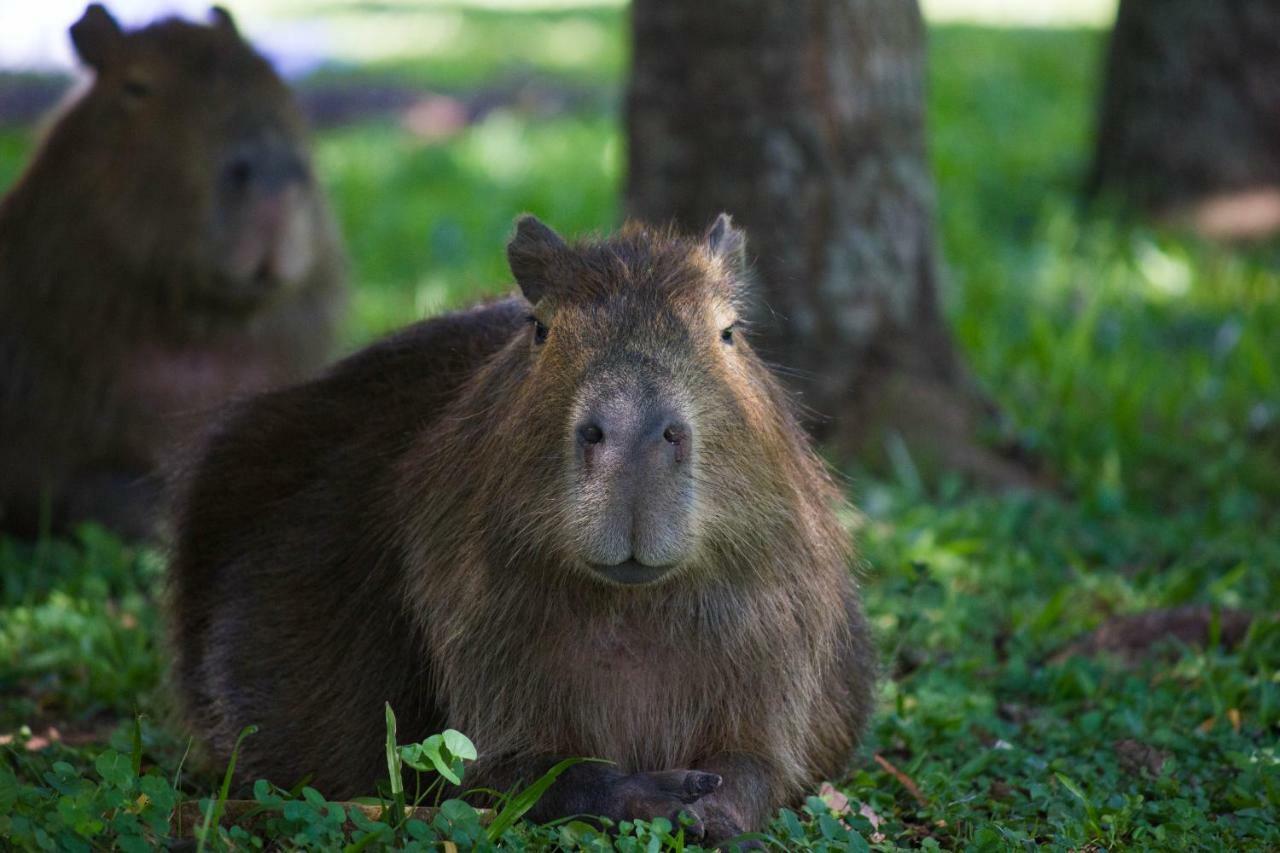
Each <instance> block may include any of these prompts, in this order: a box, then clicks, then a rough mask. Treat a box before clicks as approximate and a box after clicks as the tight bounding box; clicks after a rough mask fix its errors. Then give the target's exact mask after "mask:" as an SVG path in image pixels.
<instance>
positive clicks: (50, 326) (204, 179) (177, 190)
mask: <svg viewBox="0 0 1280 853" xmlns="http://www.w3.org/2000/svg"><path fill="white" fill-rule="evenodd" d="M71 35H72V39H73V41H74V43H75V46H76V49H77V51H78V53H79V55H80V58H81V60H82V61H83V62H84V63H85V64H86V66H88V67H89V68H91V69H92V71H93V80H92V83H91V84H90V85H88V86H87V87H85V88H84V89H83V90H82V91H79V92H78V93H77V94H76V95H75V97H73V98H72V99H71V100H70V101H69V102H68V103H67V104H66V105H64V107H63V108H62V109H61V111H60V112H59V114H58V115H57V116H56V119H55V120H54V121H53V123H52V124H51V125H50V126H49V128H48V130H47V132H46V134H45V136H44V138H43V140H42V142H41V144H40V146H39V148H38V150H37V152H36V155H35V157H34V159H33V160H32V162H31V163H30V164H29V165H28V167H27V169H26V171H25V172H24V173H23V175H22V176H21V177H20V178H19V179H18V181H17V182H16V184H15V185H14V186H13V188H12V189H11V191H10V192H9V193H8V194H7V195H6V196H5V198H4V199H3V201H0V529H3V530H5V531H6V532H10V533H17V534H20V535H25V536H34V535H36V534H37V533H38V532H39V529H40V528H41V527H42V525H43V523H44V522H46V521H47V522H51V523H52V526H53V528H54V529H55V530H63V529H65V528H68V527H70V526H73V525H74V524H75V523H78V522H80V521H85V520H94V521H98V522H101V523H104V524H106V525H108V526H109V527H112V528H115V529H116V530H117V531H118V532H121V533H123V534H125V535H128V536H143V535H150V534H151V533H153V532H154V526H155V523H156V519H157V512H158V508H159V506H160V505H159V503H158V502H159V500H160V491H161V489H160V480H161V475H160V473H159V472H160V470H161V469H162V468H163V467H164V466H165V465H166V464H167V461H168V460H169V459H170V458H172V456H171V451H172V449H173V448H174V447H176V446H177V445H179V444H182V443H185V442H186V441H188V440H190V436H191V435H193V434H194V433H196V432H198V430H199V429H200V428H201V426H202V425H203V423H204V422H205V413H206V412H207V411H208V410H210V409H213V408H216V407H218V406H220V405H222V404H223V403H225V402H226V400H227V399H228V398H230V397H232V396H235V395H239V394H243V393H248V392H253V391H259V390H264V389H267V388H270V387H279V386H281V385H284V384H290V383H293V382H296V381H300V380H301V379H304V378H307V377H309V376H312V375H314V374H315V373H316V372H317V371H318V370H319V369H320V368H321V367H322V366H323V365H324V363H325V362H326V360H327V359H328V357H329V354H330V348H331V343H332V339H333V331H334V328H335V326H336V324H337V321H338V317H339V315H340V313H341V310H342V307H343V304H344V299H343V287H342V280H343V277H344V267H345V263H344V260H343V257H342V251H341V247H340V244H339V239H338V236H337V231H336V228H335V226H334V223H333V221H332V218H331V216H330V214H329V212H328V209H327V207H326V205H325V202H324V199H323V197H322V195H321V193H320V190H319V188H318V187H317V186H316V185H315V183H314V181H313V180H312V179H311V176H310V169H309V155H308V154H307V149H306V134H305V129H304V127H303V123H302V118H301V114H300V112H299V111H298V109H297V106H296V104H295V102H294V99H293V97H292V95H291V94H290V92H289V90H288V89H287V87H286V86H285V84H284V83H283V81H281V79H280V78H279V77H278V76H277V75H276V73H275V72H274V70H272V68H271V66H270V64H269V63H268V62H267V61H266V60H265V59H263V58H262V57H261V56H259V55H258V54H257V53H255V52H254V51H253V49H252V48H251V47H250V46H249V45H248V44H247V43H246V42H245V41H244V39H243V38H242V37H241V36H240V34H239V33H238V32H237V31H236V29H235V24H234V22H233V21H232V20H231V17H230V15H228V14H227V13H226V12H223V11H222V10H218V9H215V10H214V11H213V12H212V13H211V17H210V24H209V25H207V26H206V25H200V24H194V23H188V22H185V21H179V20H173V19H169V20H164V21H160V22H157V23H154V24H152V25H150V26H148V27H145V28H142V29H139V30H135V31H128V32H126V31H124V30H122V29H121V28H120V27H119V25H118V24H117V23H116V21H115V20H114V19H113V18H112V17H111V16H110V14H109V13H108V12H107V11H106V10H105V9H104V8H103V7H101V6H99V5H97V4H94V5H92V6H90V7H89V8H88V10H87V11H86V12H85V14H84V16H83V17H82V18H81V19H80V21H79V22H78V23H76V24H75V26H73V27H72V28H71ZM237 158H240V160H239V161H237ZM258 167H261V168H258ZM237 168H238V169H240V170H241V171H240V172H236V171H235V170H236V169H237ZM254 169H257V171H256V172H255V171H254ZM260 187H261V188H262V189H261V190H260V189H259V188H260ZM265 223H273V224H272V225H271V228H268V227H267V225H266V224H265ZM42 519H43V521H42Z"/></svg>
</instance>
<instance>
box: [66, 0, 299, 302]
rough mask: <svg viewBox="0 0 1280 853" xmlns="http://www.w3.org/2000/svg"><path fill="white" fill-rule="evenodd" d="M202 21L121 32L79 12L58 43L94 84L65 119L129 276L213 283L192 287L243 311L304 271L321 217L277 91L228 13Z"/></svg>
mask: <svg viewBox="0 0 1280 853" xmlns="http://www.w3.org/2000/svg"><path fill="white" fill-rule="evenodd" d="M209 19H210V23H209V25H208V26H202V25H197V24H192V23H188V22H185V21H180V20H176V19H167V20H163V21H159V22H157V23H154V24H151V25H150V26H147V27H145V28H143V29H140V30H136V31H131V32H126V31H124V30H122V29H121V28H120V25H119V24H118V23H117V22H116V21H115V19H114V18H112V17H111V15H110V13H108V12H107V10H106V9H104V8H103V7H102V6H100V5H98V4H93V5H91V6H89V7H88V9H86V11H85V13H84V16H83V17H82V18H81V19H80V20H79V21H78V22H77V23H76V24H75V25H74V26H72V27H71V39H72V42H73V43H74V45H75V49H76V52H77V53H78V55H79V56H80V58H81V60H83V62H84V63H85V64H86V65H88V66H89V67H90V68H92V69H93V71H94V74H95V76H94V80H93V83H92V85H91V86H90V87H89V89H88V90H87V92H86V93H85V94H84V95H83V96H82V97H81V98H80V99H79V100H78V101H76V102H75V103H74V104H73V105H72V106H71V107H70V108H69V109H68V111H67V115H66V116H65V117H64V121H72V122H75V124H76V128H77V132H76V134H75V135H76V137H77V138H76V139H74V140H71V144H74V145H77V146H80V147H81V148H82V149H83V150H84V151H85V152H86V153H85V154H84V155H83V156H87V157H91V158H93V159H92V166H91V168H92V174H91V175H90V176H88V177H89V179H91V180H92V184H91V185H90V186H91V187H92V189H93V190H94V191H95V192H97V193H102V194H104V195H106V196H107V199H106V200H104V207H105V208H106V210H105V211H104V214H105V215H104V220H105V221H104V222H103V223H102V224H101V225H102V227H103V228H104V229H111V228H113V227H124V226H116V224H115V223H113V222H112V221H110V220H111V219H113V218H114V219H117V220H119V221H120V222H122V223H127V227H128V229H129V230H128V233H127V234H121V235H119V236H120V238H121V239H120V240H118V241H117V242H119V243H121V244H124V245H127V246H130V247H131V248H132V251H133V258H134V259H135V260H136V261H137V264H138V266H139V268H143V267H145V268H146V269H148V270H154V269H156V267H157V266H160V267H161V268H163V269H166V270H167V271H169V272H170V273H173V272H178V271H187V272H189V274H190V275H192V276H200V277H204V276H209V275H212V276H214V277H216V278H217V279H218V280H217V281H215V282H208V281H201V282H195V283H194V284H196V285H197V286H199V287H200V288H202V289H209V288H210V287H216V288H217V289H218V291H219V294H218V295H219V298H220V300H224V301H225V302H226V303H228V304H235V303H236V302H237V301H238V300H239V299H243V300H244V301H245V302H246V303H249V302H254V303H256V302H258V301H260V300H261V299H262V297H263V295H264V293H266V294H268V295H269V294H270V293H272V292H274V291H275V290H282V291H287V290H289V289H290V286H292V285H296V284H298V283H299V282H301V281H302V280H303V279H304V277H305V276H306V275H307V274H308V273H309V272H310V270H311V267H312V265H313V264H314V263H316V262H318V258H317V255H318V254H319V250H318V248H317V245H316V244H317V241H319V240H321V239H324V237H323V235H321V234H320V233H319V232H320V231H321V230H322V229H323V227H324V226H323V221H324V220H323V219H321V218H320V217H319V214H318V213H317V210H316V206H317V200H316V196H317V191H316V190H315V188H314V186H313V178H312V175H311V168H310V164H309V156H308V153H307V148H306V141H305V130H304V124H303V121H302V118H301V115H300V113H299V111H298V109H297V107H296V106H295V104H294V101H293V98H292V96H291V94H290V92H289V90H288V88H287V87H286V86H285V84H284V83H283V81H281V79H280V78H279V76H277V74H276V73H275V71H274V70H273V69H272V67H271V65H270V63H268V62H267V60H266V59H264V58H263V57H261V56H259V55H258V54H257V53H256V52H254V50H253V49H252V47H250V45H249V44H248V43H246V41H245V40H244V39H243V38H242V37H241V35H240V33H239V32H238V31H237V29H236V25H235V23H234V22H233V21H232V18H231V15H230V14H229V13H227V12H226V11H225V10H223V9H220V8H217V7H215V8H213V10H212V11H211V12H210V15H209ZM171 280H172V278H171Z"/></svg>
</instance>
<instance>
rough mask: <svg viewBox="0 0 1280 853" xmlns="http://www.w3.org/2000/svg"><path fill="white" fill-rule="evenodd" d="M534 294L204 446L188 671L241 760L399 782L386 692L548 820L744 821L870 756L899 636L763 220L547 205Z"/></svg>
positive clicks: (269, 406)
mask: <svg viewBox="0 0 1280 853" xmlns="http://www.w3.org/2000/svg"><path fill="white" fill-rule="evenodd" d="M508 259H509V261H510V265H511V269H512V272H513V274H514V277H515V279H516V282H517V283H518V284H519V286H520V291H521V295H520V296H519V297H514V298H512V299H508V300H504V301H502V302H498V303H494V304H492V305H489V306H484V307H481V308H478V309H473V310H471V311H469V312H462V313H459V314H453V315H448V316H446V317H444V318H440V319H437V320H433V321H430V322H427V323H425V324H422V325H419V326H417V327H413V328H411V329H409V330H408V331H406V332H404V333H401V334H400V335H398V336H395V337H393V338H391V339H389V340H388V341H386V342H383V343H381V344H377V345H375V346H373V347H371V348H370V349H368V350H366V351H364V352H362V353H359V354H357V355H355V356H353V357H352V358H350V359H348V360H347V361H346V362H343V363H342V364H340V365H338V366H337V367H335V368H334V369H333V370H331V371H330V372H329V373H328V374H327V375H325V376H324V377H322V378H320V379H318V380H316V381H313V382H311V383H308V384H306V385H303V386H300V387H298V388H294V389H290V390H286V391H282V392H278V393H276V394H272V395H267V396H265V397H263V398H260V399H258V400H255V401H251V402H249V403H247V404H245V405H244V406H243V407H241V409H240V410H239V411H238V412H237V413H235V414H234V415H232V416H231V417H230V419H229V420H227V421H226V422H225V423H224V424H223V425H222V426H221V427H220V428H219V429H218V430H217V431H216V432H215V434H214V436H213V437H212V439H211V441H210V442H209V444H208V445H207V447H206V449H205V451H204V454H203V456H202V457H201V459H200V461H199V463H198V464H197V466H196V467H195V469H194V471H193V474H192V483H193V486H192V487H191V489H190V490H189V491H188V493H187V496H186V498H185V500H184V504H183V508H182V512H181V516H180V523H179V529H178V539H177V543H176V551H175V558H174V561H173V564H172V567H171V572H172V583H173V585H174V588H175V593H176V594H175V596H174V598H173V604H174V606H173V611H172V614H171V618H172V632H173V633H172V637H173V641H174V644H175V652H176V661H177V670H176V682H177V685H178V687H179V691H180V695H181V699H182V701H183V705H184V707H185V709H186V713H187V716H188V719H189V721H190V723H191V725H192V727H193V728H194V729H195V730H196V732H197V734H198V735H199V736H200V737H201V739H202V740H203V742H204V743H206V744H207V745H208V746H209V748H210V749H211V751H212V753H213V755H214V756H215V757H221V758H225V757H226V755H227V754H228V752H229V750H230V748H231V746H232V744H233V743H234V741H235V738H236V736H237V734H238V733H239V731H240V730H241V729H242V728H243V727H244V726H245V725H248V724H250V723H256V724H258V725H259V726H260V731H259V733H258V734H257V735H255V736H254V738H253V739H252V741H250V742H247V743H246V745H245V747H244V749H243V751H242V753H241V763H240V765H238V766H239V767H240V768H241V770H242V779H243V780H246V781H247V780H249V779H252V778H254V777H256V776H267V777H269V778H272V779H273V780H275V781H277V782H278V783H281V784H286V785H287V784H292V783H293V782H294V781H296V780H297V779H298V778H300V777H302V776H304V775H311V776H312V779H313V784H315V785H317V786H318V787H319V788H320V789H321V790H323V791H325V793H327V794H329V795H331V796H348V795H353V794H358V793H364V792H367V791H370V790H372V789H373V788H374V786H375V784H376V782H377V780H378V778H379V776H380V774H382V773H384V772H385V764H384V763H382V762H381V752H380V746H379V745H380V743H381V739H382V737H383V732H382V710H381V709H382V703H383V702H384V701H390V702H391V704H392V706H393V707H394V708H395V710H396V712H397V715H398V717H399V719H400V723H401V729H402V731H403V732H404V733H405V734H406V736H422V735H425V734H428V733H430V732H431V731H433V730H436V729H439V728H443V727H445V726H449V727H453V728H457V729H459V730H461V731H463V732H465V733H467V734H468V735H469V736H470V737H471V738H472V739H473V740H474V741H475V742H476V744H477V745H478V747H479V749H480V752H481V756H480V760H479V761H478V762H477V764H476V765H475V767H474V768H473V770H472V775H471V776H470V777H469V778H468V779H467V784H468V786H471V785H476V786H482V787H493V788H498V789H504V788H508V787H510V786H512V785H515V784H517V783H518V782H519V781H520V780H522V779H523V780H525V781H531V780H532V778H534V777H536V776H537V775H538V774H540V773H541V772H542V771H543V770H545V769H546V768H547V767H549V766H550V765H551V764H552V763H554V762H555V761H556V760H558V759H559V758H563V757H566V756H589V757H598V758H604V759H608V760H609V761H611V762H613V763H612V764H607V765H601V764H588V765H580V766H577V767H574V768H573V769H571V770H570V771H568V772H567V773H566V774H565V775H564V776H562V777H561V778H560V780H559V781H558V782H557V783H556V784H555V785H554V786H552V788H551V789H550V790H549V791H548V792H547V794H546V795H545V796H544V798H543V799H542V801H541V802H540V803H539V805H538V807H537V808H536V809H535V811H534V812H533V816H534V817H535V818H539V819H549V818H552V817H557V816H563V815H566V814H575V813H591V814H600V815H604V816H607V817H610V818H613V819H615V820H623V819H632V818H638V817H641V818H651V817H655V816H665V817H672V818H675V817H677V816H678V813H679V812H680V811H688V812H690V813H691V814H692V816H693V817H694V819H695V823H694V825H693V828H692V830H691V831H693V833H694V834H695V835H697V834H701V835H703V836H704V837H706V838H708V839H711V840H722V839H724V838H727V837H729V836H731V835H734V834H736V833H738V832H740V831H742V830H744V829H751V828H756V827H758V826H759V825H760V824H761V823H762V822H763V821H764V820H765V819H766V818H767V816H768V815H769V814H770V813H771V812H772V811H773V810H774V809H776V808H777V807H778V806H780V805H782V804H784V803H787V802H791V801H793V800H794V799H796V798H797V797H799V796H800V795H801V794H802V793H803V792H804V791H805V790H806V789H809V788H811V787H812V786H813V785H815V784H816V783H817V782H818V781H819V780H821V779H822V778H824V777H831V776H834V775H836V774H839V773H840V772H842V770H843V769H844V768H845V766H846V765H847V763H848V762H849V760H850V759H851V757H852V754H853V750H854V748H855V746H856V744H857V742H858V739H859V736H860V732H861V728H862V726H863V724H864V722H865V720H866V717H867V715H868V713H869V710H870V704H871V690H872V686H873V682H874V678H875V666H874V652H873V649H872V645H871V642H870V638H869V632H868V629H867V626H866V623H865V620H864V619H863V616H862V611H861V607H860V604H859V601H858V595H857V590H856V587H855V584H854V582H853V580H852V578H851V576H850V572H849V558H850V544H849V538H848V535H847V532H846V531H845V530H844V529H842V527H841V525H840V523H839V521H838V519H837V515H836V511H837V509H838V508H839V506H840V501H841V498H840V495H839V492H838V490H837V489H836V488H835V487H834V485H833V483H832V481H831V479H830V478H829V476H828V475H827V473H826V471H825V469H824V467H823V465H822V463H821V462H820V461H819V460H818V459H817V457H816V456H815V455H814V453H813V452H812V450H811V449H810V447H809V445H808V442H807V439H806V437H805V435H804V432H803V431H802V430H801V429H800V428H799V427H798V426H797V423H796V419H795V417H794V416H793V414H792V411H791V408H790V404H789V401H788V399H787V395H786V394H785V393H784V392H783V391H782V389H780V388H779V387H778V385H777V383H776V382H775V380H774V379H773V377H772V375H771V374H770V372H769V370H768V369H766V367H765V366H764V364H763V363H762V361H761V360H760V359H759V357H758V356H757V355H756V354H755V353H754V352H753V350H752V348H751V344H750V340H749V335H748V334H747V332H746V329H745V328H744V326H743V324H742V322H741V320H740V311H742V310H743V307H744V302H745V300H746V299H747V294H746V291H745V286H744V282H743V279H744V277H745V274H744V270H743V263H744V261H743V259H744V240H743V237H742V235H741V233H740V232H738V231H737V230H736V229H734V228H733V227H732V225H731V223H730V222H729V220H728V217H724V216H722V217H721V218H719V219H717V221H716V222H715V223H714V224H713V225H712V226H711V227H710V228H709V229H708V231H707V233H706V234H705V235H703V237H702V238H701V239H698V240H692V239H687V238H683V237H680V236H678V235H675V234H673V233H670V232H667V231H662V230H656V229H652V228H647V227H644V226H641V225H636V224H629V225H627V226H625V227H624V228H623V229H622V230H621V231H620V232H619V233H617V234H615V235H613V236H610V237H608V238H604V239H598V240H585V241H581V242H578V243H574V244H570V243H567V242H565V241H564V240H562V239H561V238H560V237H559V236H558V235H557V234H555V232H553V231H552V230H551V229H549V228H547V226H545V225H543V224H542V223H540V222H538V221H537V220H536V219H533V218H532V217H525V218H522V219H521V220H520V221H519V222H518V225H517V229H516V234H515V236H514V238H513V239H512V241H511V243H510V244H509V246H508Z"/></svg>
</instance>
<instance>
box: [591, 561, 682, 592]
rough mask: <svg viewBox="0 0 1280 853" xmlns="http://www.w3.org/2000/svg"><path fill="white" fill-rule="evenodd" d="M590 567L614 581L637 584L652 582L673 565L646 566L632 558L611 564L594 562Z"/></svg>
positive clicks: (629, 584) (630, 584)
mask: <svg viewBox="0 0 1280 853" xmlns="http://www.w3.org/2000/svg"><path fill="white" fill-rule="evenodd" d="M591 568H593V569H595V570H596V571H597V572H599V573H600V574H601V575H604V577H606V578H608V579H609V580H611V581H613V582H614V583H620V584H626V585H627V586H639V585H640V584H646V583H653V582H654V581H656V580H658V579H659V578H661V577H663V576H664V575H666V574H667V572H669V571H671V569H672V568H673V566H646V565H645V564H644V563H642V562H640V561H639V560H636V559H634V558H632V559H629V560H623V561H622V562H621V563H615V564H614V565H612V566H602V565H599V564H596V565H593V566H592V567H591Z"/></svg>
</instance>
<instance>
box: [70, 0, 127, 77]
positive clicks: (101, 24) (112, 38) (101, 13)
mask: <svg viewBox="0 0 1280 853" xmlns="http://www.w3.org/2000/svg"><path fill="white" fill-rule="evenodd" d="M123 41H124V32H123V31H121V29H120V25H119V24H118V23H116V19H115V18H113V17H111V13H110V12H108V11H107V10H106V8H105V7H104V6H103V5H102V4H101V3H91V4H89V7H88V8H87V9H85V10H84V14H83V15H81V16H80V20H78V21H76V22H75V23H74V24H72V25H71V43H72V44H73V45H75V48H76V53H77V54H79V56H80V59H81V60H83V61H84V64H85V65H88V66H89V67H90V68H94V69H96V70H98V71H101V70H102V69H103V68H106V67H107V66H108V65H109V64H110V63H111V60H112V58H113V57H114V56H115V55H116V53H117V51H119V49H120V45H121V43H122V42H123Z"/></svg>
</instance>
